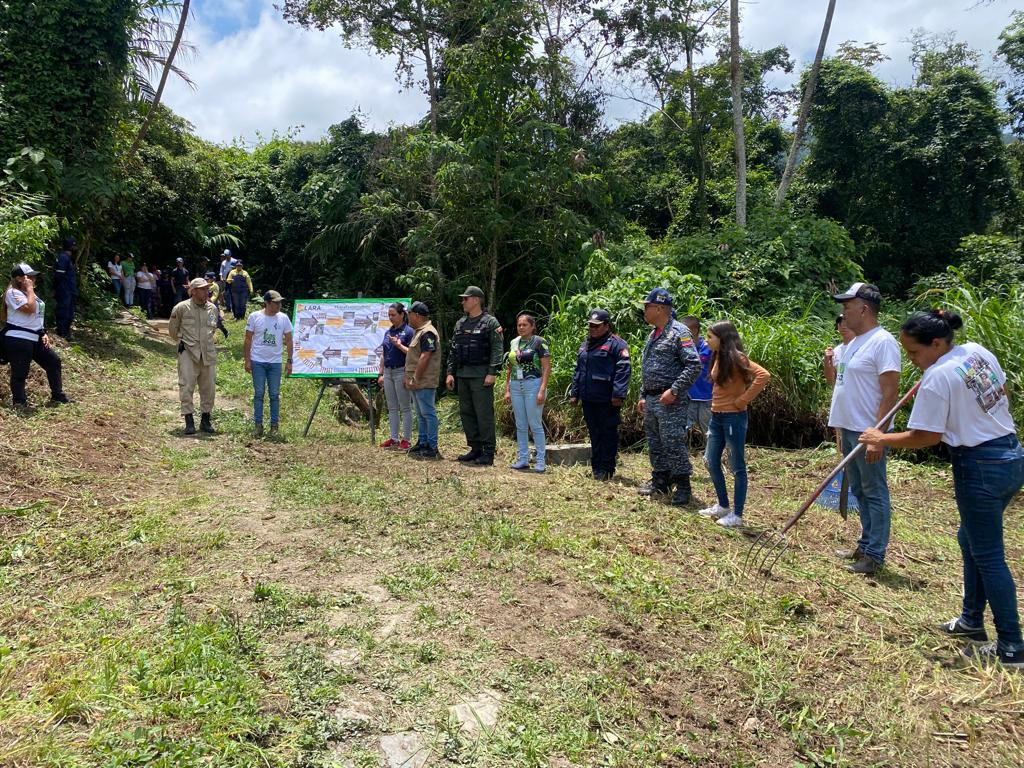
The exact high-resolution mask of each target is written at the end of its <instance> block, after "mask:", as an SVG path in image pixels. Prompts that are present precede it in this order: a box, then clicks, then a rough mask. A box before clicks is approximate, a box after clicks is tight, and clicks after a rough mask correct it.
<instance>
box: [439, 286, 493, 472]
mask: <svg viewBox="0 0 1024 768" xmlns="http://www.w3.org/2000/svg"><path fill="white" fill-rule="evenodd" d="M461 299H462V311H463V312H464V313H465V314H464V315H463V316H462V317H461V318H459V320H458V322H457V323H456V324H455V332H454V335H453V337H452V346H451V354H449V356H448V377H447V379H445V385H446V386H447V387H448V389H449V390H454V389H455V388H456V384H457V385H458V390H459V415H460V416H461V417H462V428H463V430H464V431H465V433H466V442H467V443H469V451H468V452H467V453H464V454H463V455H461V456H459V461H461V462H463V463H467V464H468V463H472V464H477V465H480V466H490V465H491V464H493V463H494V451H495V448H496V447H497V446H496V443H497V438H496V435H495V426H494V382H495V381H496V380H497V378H498V371H500V370H501V359H502V357H503V351H504V349H503V348H504V341H503V340H502V337H501V324H500V323H499V322H498V321H497V319H496V318H494V316H492V315H490V314H488V313H487V312H484V309H483V304H484V292H483V291H482V290H481V289H480V288H478V287H477V286H475V285H471V286H469V287H468V288H466V290H465V292H464V293H463V294H461Z"/></svg>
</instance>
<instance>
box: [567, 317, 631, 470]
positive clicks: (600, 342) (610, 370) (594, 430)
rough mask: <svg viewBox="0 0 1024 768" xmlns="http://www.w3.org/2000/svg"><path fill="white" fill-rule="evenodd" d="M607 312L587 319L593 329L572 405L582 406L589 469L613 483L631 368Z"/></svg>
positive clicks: (580, 355)
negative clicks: (587, 440)
mask: <svg viewBox="0 0 1024 768" xmlns="http://www.w3.org/2000/svg"><path fill="white" fill-rule="evenodd" d="M611 319H612V318H611V315H610V314H609V313H608V310H607V309H593V310H591V311H590V314H589V315H587V327H588V328H589V329H590V330H589V333H588V335H587V339H586V341H584V342H583V344H581V345H580V348H579V351H578V352H577V353H576V370H575V371H574V372H573V375H572V383H570V384H569V403H570V405H576V404H577V403H583V418H584V420H585V421H586V422H587V432H588V433H589V434H590V469H591V471H592V472H593V474H594V479H595V480H610V479H611V478H612V476H613V475H614V474H615V466H616V461H617V458H618V455H619V422H620V421H621V412H622V403H623V401H624V400H625V399H626V395H628V394H629V377H630V374H631V372H632V364H631V362H630V359H629V347H628V346H627V345H626V342H625V341H623V340H622V339H621V338H619V337H618V336H616V335H615V334H614V333H612V326H611Z"/></svg>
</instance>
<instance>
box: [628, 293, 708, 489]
mask: <svg viewBox="0 0 1024 768" xmlns="http://www.w3.org/2000/svg"><path fill="white" fill-rule="evenodd" d="M644 320H646V321H647V324H648V325H651V326H653V329H652V330H651V333H650V335H649V336H648V337H647V343H646V344H645V345H644V351H643V360H642V365H641V368H640V372H641V386H642V391H643V397H642V398H641V400H640V404H639V405H640V413H641V414H642V415H643V417H644V432H645V433H646V435H647V451H648V454H649V456H650V460H651V468H652V472H651V480H650V482H649V483H648V484H647V485H644V486H641V487H640V488H639V489H638V491H637V492H638V493H639V494H640V495H641V496H649V495H652V494H655V493H661V494H668V493H669V492H670V491H671V490H672V488H673V486H674V487H675V493H674V494H673V496H672V505H673V506H676V507H682V506H686V505H687V504H689V503H690V496H691V493H690V475H691V474H693V465H692V464H691V463H690V441H689V435H688V433H687V429H686V417H687V415H688V414H689V411H690V397H689V395H688V394H687V391H688V390H689V389H690V387H691V386H692V385H693V382H695V381H696V380H697V377H698V376H700V373H701V368H702V367H703V366H702V365H701V362H700V357H698V356H697V347H696V346H695V345H694V343H693V337H692V336H691V335H690V332H689V331H688V330H687V329H686V326H684V325H683V324H682V323H680V322H678V321H676V320H674V319H672V295H671V294H670V293H669V292H668V291H667V290H666V289H664V288H655V289H654V290H653V291H651V292H650V293H649V294H648V295H647V298H646V299H645V301H644Z"/></svg>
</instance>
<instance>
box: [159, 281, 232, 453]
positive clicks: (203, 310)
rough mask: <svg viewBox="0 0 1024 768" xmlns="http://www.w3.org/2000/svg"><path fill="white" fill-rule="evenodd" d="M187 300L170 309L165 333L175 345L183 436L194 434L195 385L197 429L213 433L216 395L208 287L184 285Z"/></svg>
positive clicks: (214, 320)
mask: <svg viewBox="0 0 1024 768" xmlns="http://www.w3.org/2000/svg"><path fill="white" fill-rule="evenodd" d="M188 293H189V298H188V299H186V300H185V301H182V302H180V303H178V304H177V305H175V307H174V309H173V310H171V321H170V323H168V325H167V332H168V333H169V334H170V336H171V338H172V339H174V340H175V341H176V342H178V395H179V396H180V398H181V415H182V416H184V417H185V434H186V435H194V434H195V433H196V422H195V418H194V417H193V414H194V412H195V411H194V408H193V405H192V393H193V392H195V389H196V384H197V383H198V384H199V406H200V408H201V409H202V414H203V416H202V419H201V420H200V422H199V429H201V430H202V431H203V432H208V433H210V434H213V424H211V423H210V413H211V412H212V411H213V400H214V397H215V395H216V394H217V349H216V347H214V345H213V334H214V331H216V330H217V321H218V319H219V314H218V312H217V305H216V304H214V303H213V302H211V301H210V284H209V283H207V282H206V280H204V279H203V278H201V277H197V278H196V279H195V280H193V281H192V282H190V283H189V284H188Z"/></svg>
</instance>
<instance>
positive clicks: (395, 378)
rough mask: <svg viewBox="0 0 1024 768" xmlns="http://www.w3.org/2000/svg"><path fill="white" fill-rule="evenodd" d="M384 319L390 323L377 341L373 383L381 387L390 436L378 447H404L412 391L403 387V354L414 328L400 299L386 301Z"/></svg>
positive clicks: (408, 432)
mask: <svg viewBox="0 0 1024 768" xmlns="http://www.w3.org/2000/svg"><path fill="white" fill-rule="evenodd" d="M388 320H390V321H391V327H390V328H388V329H387V331H385V333H384V342H383V344H382V345H381V346H382V347H383V350H384V354H383V355H381V359H380V375H379V376H377V385H378V386H380V387H383V389H384V399H385V400H386V401H387V404H388V428H389V429H390V430H391V437H389V438H388V439H387V440H385V441H384V442H383V443H381V444H380V447H381V448H398V449H400V450H403V451H407V450H409V438H411V437H412V392H411V391H410V390H408V389H406V387H405V378H406V377H405V363H406V360H405V356H406V354H407V353H408V352H409V342H411V341H412V337H413V334H414V333H415V332H414V331H413V329H412V327H411V326H410V325H409V314H408V313H407V312H406V311H405V306H404V305H403V304H402V303H401V302H398V301H396V302H395V303H394V304H390V305H388ZM399 431H401V438H399Z"/></svg>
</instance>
